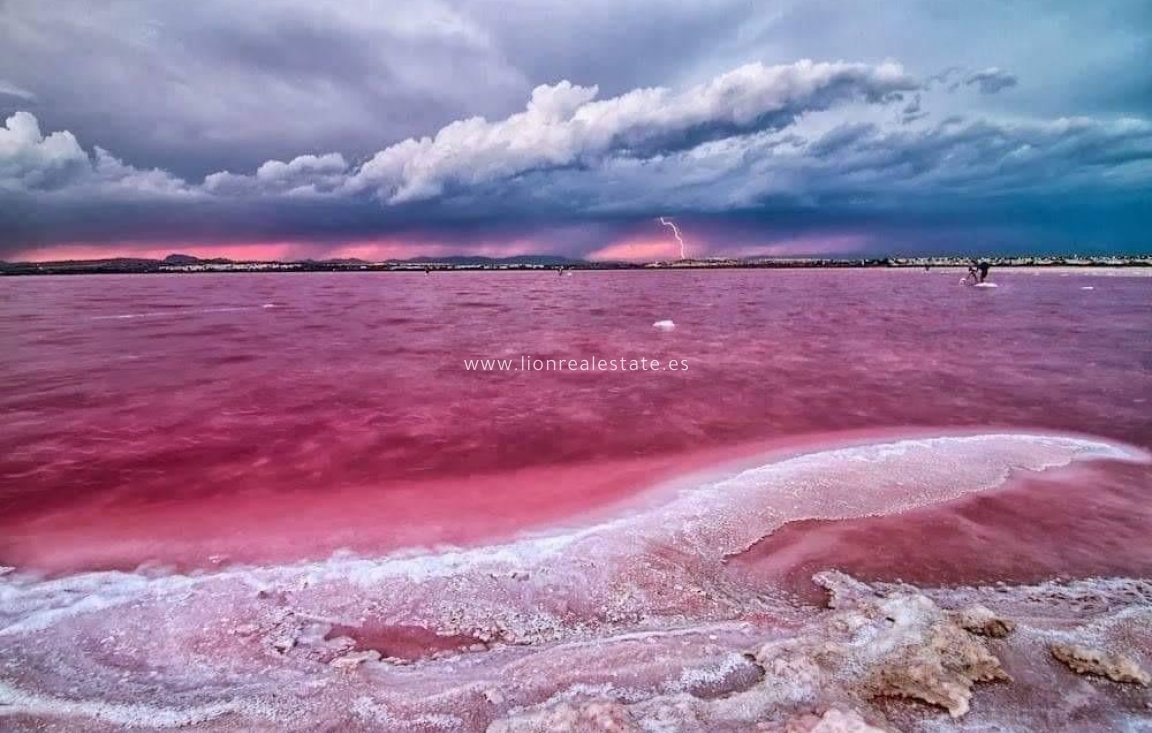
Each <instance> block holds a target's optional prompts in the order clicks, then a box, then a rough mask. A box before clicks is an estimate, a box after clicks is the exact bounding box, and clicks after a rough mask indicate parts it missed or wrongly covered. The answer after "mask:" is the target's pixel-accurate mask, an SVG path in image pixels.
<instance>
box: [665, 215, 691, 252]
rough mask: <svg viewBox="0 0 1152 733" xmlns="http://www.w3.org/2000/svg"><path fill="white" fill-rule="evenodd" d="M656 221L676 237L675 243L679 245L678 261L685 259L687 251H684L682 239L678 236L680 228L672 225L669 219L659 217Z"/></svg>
mask: <svg viewBox="0 0 1152 733" xmlns="http://www.w3.org/2000/svg"><path fill="white" fill-rule="evenodd" d="M658 221H659V222H660V223H661V224H663V225H664V226H666V227H671V228H672V234H674V235H675V236H676V241H677V242H679V243H680V259H682V260H684V259H687V258H688V254H687V250H686V249H685V244H684V238H683V237H681V236H680V227H678V226H676V225H675V224H674V223H672V220H671V219H665V218H664V217H660V218H659V219H658Z"/></svg>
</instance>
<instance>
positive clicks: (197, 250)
mask: <svg viewBox="0 0 1152 733" xmlns="http://www.w3.org/2000/svg"><path fill="white" fill-rule="evenodd" d="M685 238H686V241H687V243H688V254H689V256H690V257H721V256H727V257H789V256H835V255H846V254H851V253H853V252H856V251H859V250H860V249H861V248H862V247H864V246H865V245H866V244H867V243H868V242H869V239H870V238H869V237H867V236H865V235H861V234H833V235H826V236H804V237H794V238H788V239H775V240H767V241H765V242H763V243H750V242H749V241H748V240H747V239H746V238H741V240H740V241H739V244H736V245H734V246H724V244H723V243H722V242H723V241H724V239H726V238H721V237H719V236H713V237H707V238H705V237H699V236H698V237H696V238H693V237H692V236H691V233H690V231H686V232H685ZM552 251H554V248H553V247H552V246H551V243H550V242H549V241H548V239H547V237H546V236H532V237H522V238H511V239H503V238H484V239H478V240H476V241H474V242H470V243H466V244H462V243H460V242H444V241H436V240H431V241H421V240H417V239H413V238H400V237H397V238H381V239H372V240H364V241H359V242H349V243H347V244H343V245H337V246H331V245H325V244H313V243H308V242H233V243H228V244H196V243H191V242H187V243H180V242H176V243H173V242H165V243H148V242H126V243H123V244H121V245H116V244H68V245H57V246H53V247H45V248H40V249H32V250H27V251H24V252H18V253H16V254H15V255H13V256H12V259H13V260H20V261H30V262H48V261H54V260H90V259H105V258H110V257H142V258H148V259H163V258H164V257H166V256H168V255H170V254H173V253H181V254H188V255H192V256H195V257H201V258H214V257H224V258H228V259H232V260H300V259H308V258H314V259H336V258H356V259H362V260H367V261H369V262H375V261H381V260H388V259H407V258H410V257H418V256H429V257H447V256H451V255H479V256H485V257H510V256H514V255H526V254H547V253H550V252H552ZM678 256H679V245H678V244H677V242H676V240H675V239H674V238H672V237H670V236H667V235H666V234H665V233H664V232H663V231H661V232H642V233H639V234H637V233H630V234H626V235H623V236H621V237H620V238H618V239H616V240H615V241H610V242H609V243H607V244H604V245H603V246H601V247H598V248H595V249H593V250H592V251H590V252H588V253H586V254H585V255H584V258H586V259H590V260H600V261H606V260H621V261H626V262H652V261H659V260H674V259H676V258H677V257H678Z"/></svg>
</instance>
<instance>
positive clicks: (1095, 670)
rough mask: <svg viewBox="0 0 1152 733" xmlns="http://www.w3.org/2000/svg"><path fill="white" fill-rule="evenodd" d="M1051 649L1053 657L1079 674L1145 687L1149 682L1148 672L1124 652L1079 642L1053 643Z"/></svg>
mask: <svg viewBox="0 0 1152 733" xmlns="http://www.w3.org/2000/svg"><path fill="white" fill-rule="evenodd" d="M1049 649H1050V650H1051V652H1052V656H1053V657H1056V659H1059V660H1060V661H1061V662H1063V663H1064V664H1066V665H1067V666H1068V668H1069V669H1071V670H1072V671H1073V672H1076V673H1077V674H1092V675H1096V676H1098V677H1107V678H1108V679H1110V680H1112V681H1113V682H1131V683H1134V684H1137V685H1144V686H1145V687H1146V686H1147V685H1148V684H1149V680H1150V678H1149V676H1148V673H1147V672H1145V671H1144V670H1143V669H1141V668H1140V665H1138V664H1137V663H1136V662H1134V661H1133V660H1131V659H1129V658H1128V657H1126V656H1124V655H1123V654H1109V653H1107V652H1103V651H1100V650H1099V649H1091V648H1089V647H1086V646H1081V645H1079V644H1053V645H1052V646H1051V647H1049Z"/></svg>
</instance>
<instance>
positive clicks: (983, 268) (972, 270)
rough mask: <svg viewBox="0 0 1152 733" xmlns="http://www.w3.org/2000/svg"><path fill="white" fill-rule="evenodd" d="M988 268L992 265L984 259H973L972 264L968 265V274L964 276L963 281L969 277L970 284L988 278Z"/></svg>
mask: <svg viewBox="0 0 1152 733" xmlns="http://www.w3.org/2000/svg"><path fill="white" fill-rule="evenodd" d="M990 269H992V265H990V264H988V262H986V261H985V260H973V261H972V264H971V265H968V276H967V277H965V278H964V281H966V280H967V279H968V278H969V277H970V278H972V284H973V285H978V284H979V283H982V282H984V281H985V280H987V279H988V270H990ZM962 282H963V281H962Z"/></svg>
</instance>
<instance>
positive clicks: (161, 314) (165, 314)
mask: <svg viewBox="0 0 1152 733" xmlns="http://www.w3.org/2000/svg"><path fill="white" fill-rule="evenodd" d="M275 307H276V305H275V304H274V303H265V304H263V305H238V306H221V307H218V308H175V309H172V310H167V311H148V312H145V313H120V314H117V315H108V316H88V317H87V319H86V320H89V321H127V320H132V319H135V318H172V317H176V316H198V315H203V314H207V313H238V312H240V311H252V310H264V309H269V308H275Z"/></svg>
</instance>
